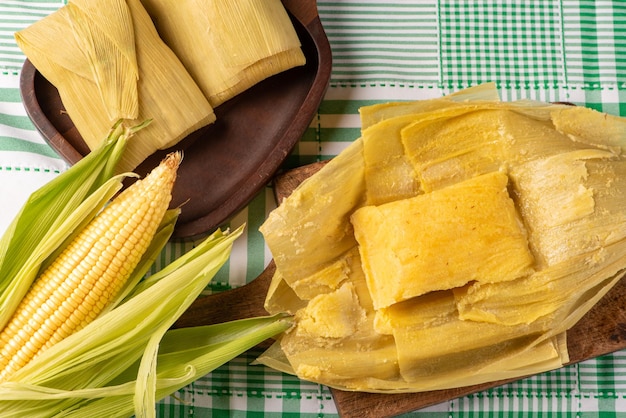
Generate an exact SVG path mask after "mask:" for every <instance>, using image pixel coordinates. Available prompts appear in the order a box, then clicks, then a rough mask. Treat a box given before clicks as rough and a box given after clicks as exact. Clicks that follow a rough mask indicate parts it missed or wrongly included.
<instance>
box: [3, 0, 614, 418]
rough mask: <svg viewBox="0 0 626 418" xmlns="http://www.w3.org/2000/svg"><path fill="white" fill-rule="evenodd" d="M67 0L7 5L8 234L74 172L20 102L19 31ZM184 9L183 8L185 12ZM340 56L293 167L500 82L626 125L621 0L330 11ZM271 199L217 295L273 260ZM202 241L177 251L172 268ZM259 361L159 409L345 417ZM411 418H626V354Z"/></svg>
mask: <svg viewBox="0 0 626 418" xmlns="http://www.w3.org/2000/svg"><path fill="white" fill-rule="evenodd" d="M64 3H65V2H64V1H62V0H37V1H34V0H3V1H2V2H1V3H0V196H1V197H2V199H3V204H2V205H0V228H1V229H4V228H5V227H6V224H8V221H9V220H10V219H11V218H12V216H13V215H14V214H15V212H16V211H17V210H18V208H19V207H20V206H21V204H22V202H23V201H24V200H25V199H26V197H27V196H28V194H29V193H30V192H31V191H33V190H34V189H35V188H37V187H39V186H40V185H41V184H43V183H45V182H46V181H48V180H50V179H51V178H53V177H54V176H55V175H57V174H58V173H60V172H62V171H63V170H65V169H66V168H67V166H66V164H65V163H64V162H63V161H61V160H60V158H59V157H58V156H57V155H56V154H55V153H54V152H53V151H52V150H51V148H50V147H49V146H48V145H47V144H46V143H45V141H43V139H42V138H41V137H40V136H39V135H38V134H37V132H36V131H35V129H34V127H33V125H32V123H31V122H30V120H29V119H28V117H27V116H26V114H25V112H24V109H23V108H22V105H21V99H20V95H19V89H18V87H19V72H20V69H21V66H22V63H23V61H24V56H23V55H22V53H21V51H20V50H19V49H18V48H17V46H16V45H15V42H14V40H13V32H15V31H16V30H19V29H21V28H23V27H25V26H27V25H29V24H30V23H32V22H34V21H36V20H39V19H41V18H42V17H44V16H46V15H47V14H49V13H51V12H53V11H54V10H56V9H57V8H59V7H61V6H62V5H63V4H64ZM174 3H175V2H174ZM318 9H319V13H320V17H321V20H322V23H323V24H324V27H325V29H326V32H327V35H328V37H329V40H330V43H331V47H332V53H333V71H332V77H331V84H330V88H329V90H328V93H327V95H326V97H325V99H324V101H323V103H322V104H321V106H320V108H319V111H318V114H317V115H316V117H315V118H314V120H313V121H312V123H311V125H310V127H309V129H308V130H307V131H306V132H305V134H304V135H303V137H302V139H301V141H300V142H299V143H298V145H297V146H296V149H295V150H294V152H293V154H292V155H291V156H290V157H289V158H288V160H287V161H286V163H285V167H287V168H289V167H296V166H300V165H304V164H308V163H311V162H314V161H318V160H324V159H328V158H331V157H332V156H334V155H337V154H338V153H339V152H341V150H343V149H344V148H345V147H346V146H347V145H348V144H349V143H350V142H351V141H353V140H354V139H356V138H357V137H358V136H359V126H360V121H359V117H358V109H359V107H361V106H364V105H368V104H372V103H378V102H385V101H391V100H413V99H427V98H432V97H439V96H441V95H445V94H448V93H450V92H452V91H456V90H459V89H462V88H465V87H468V86H472V85H476V84H479V83H483V82H490V81H493V82H496V83H497V86H498V88H499V91H500V94H501V97H502V99H503V100H515V99H520V98H531V99H538V100H544V101H569V102H573V103H576V104H579V105H584V106H588V107H592V108H595V109H598V110H601V111H605V112H608V113H611V114H615V115H622V116H626V2H622V1H617V0H615V1H608V0H604V1H603V0H598V1H592V0H581V1H573V0H533V1H523V0H495V1H486V0H476V1H471V2H468V1H464V0H397V1H394V2H384V1H381V0H335V1H318ZM272 196H273V194H272V190H271V189H270V188H269V187H268V188H267V189H265V190H263V191H262V192H260V193H259V194H258V195H257V196H256V197H255V199H254V200H253V201H252V202H251V203H250V204H249V205H248V207H246V208H245V209H244V210H242V211H241V212H240V213H238V214H237V215H236V216H235V217H234V219H233V220H232V221H231V224H232V225H233V226H236V225H240V224H242V223H243V222H246V223H248V226H249V227H248V229H247V232H246V234H245V236H244V237H242V239H241V240H239V241H238V242H237V243H236V245H235V248H234V249H233V254H232V257H231V260H230V261H229V263H228V264H227V265H226V266H224V268H223V269H222V270H221V271H220V272H219V274H218V275H217V277H216V278H215V280H214V281H213V283H212V285H211V286H210V288H209V289H207V293H210V292H215V291H222V290H224V289H229V288H232V287H237V286H241V285H243V284H245V283H247V282H250V281H251V280H253V279H254V278H255V277H257V275H258V274H259V273H260V272H261V271H262V270H263V268H264V267H265V265H267V263H268V262H269V260H270V258H271V255H270V254H269V252H268V251H267V248H266V247H265V244H264V241H263V237H262V236H261V235H260V233H259V232H258V226H259V225H260V224H261V223H262V222H263V219H265V217H266V216H267V214H268V213H269V211H271V210H272V209H273V208H274V207H275V202H274V200H273V197H272ZM192 245H193V243H185V244H175V245H174V244H173V245H171V246H170V247H168V248H167V249H166V251H164V253H163V254H162V257H161V259H160V260H158V263H157V268H158V265H159V264H164V263H167V262H168V261H169V260H171V259H173V258H175V257H176V256H178V255H180V254H181V253H183V252H184V251H186V250H187V249H188V248H189V247H190V246H192ZM259 353H260V352H259V351H258V350H251V351H249V352H247V353H245V354H243V355H241V356H239V357H237V358H236V359H234V360H233V361H231V362H229V363H227V364H225V365H223V366H222V367H220V368H218V369H217V370H215V371H214V372H212V373H211V374H209V375H207V376H205V377H203V378H201V379H199V380H198V381H196V382H194V383H193V384H191V385H189V386H188V387H185V388H183V389H182V390H180V391H179V392H178V393H176V394H174V395H173V396H171V397H168V398H166V399H164V400H162V401H161V402H159V404H158V408H157V413H158V416H159V417H208V416H211V417H336V416H337V410H336V408H335V405H334V403H333V399H332V395H331V392H330V390H329V389H328V388H326V387H324V386H320V385H317V384H313V383H308V382H303V381H300V380H298V379H296V378H294V377H292V376H288V375H284V374H282V373H278V372H276V371H273V370H270V369H268V368H265V367H262V366H252V365H250V363H251V361H252V360H253V359H254V358H256V356H257V355H258V354H259ZM405 416H411V417H441V418H443V417H451V416H454V417H461V416H467V417H532V416H555V417H594V418H595V417H619V416H624V417H626V352H617V353H614V354H610V355H606V356H603V357H600V358H597V359H593V360H589V361H586V362H583V363H580V364H577V365H572V366H569V367H565V368H562V369H559V370H555V371H552V372H548V373H544V374H541V375H538V376H535V377H531V378H528V379H524V380H520V381H518V382H515V383H511V384H509V385H505V386H502V387H498V388H495V389H492V390H489V391H485V392H480V393H477V394H474V395H470V396H466V397H463V398H460V399H454V400H450V401H448V402H444V403H442V404H439V405H436V406H433V407H429V408H426V409H424V410H421V411H415V412H412V413H409V414H406V415H405Z"/></svg>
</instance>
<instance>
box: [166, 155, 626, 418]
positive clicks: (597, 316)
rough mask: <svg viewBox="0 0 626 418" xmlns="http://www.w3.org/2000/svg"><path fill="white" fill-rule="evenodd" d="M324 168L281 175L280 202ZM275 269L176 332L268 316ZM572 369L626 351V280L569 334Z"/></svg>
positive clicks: (365, 414)
mask: <svg viewBox="0 0 626 418" xmlns="http://www.w3.org/2000/svg"><path fill="white" fill-rule="evenodd" d="M324 164H325V163H324V162H321V163H315V164H311V165H307V166H304V167H300V168H297V169H294V170H291V171H288V172H285V173H282V174H280V175H279V176H277V177H276V179H275V181H274V185H275V192H276V196H277V199H278V201H279V202H280V201H282V199H284V198H285V197H286V196H288V195H289V194H290V193H291V192H292V191H293V190H294V189H295V188H296V187H297V186H298V185H299V184H300V183H301V182H302V181H303V180H304V179H306V178H308V177H309V176H311V175H312V174H314V173H316V172H317V171H318V170H319V169H320V168H321V167H322V166H323V165H324ZM274 270H275V266H274V263H273V262H272V263H270V264H269V265H268V267H267V268H266V269H265V271H264V272H263V273H262V274H261V275H260V276H259V277H258V278H256V279H255V280H254V281H252V282H251V283H249V284H247V285H245V286H242V287H240V288H237V289H233V290H230V291H227V292H223V293H219V294H216V295H211V296H208V297H205V298H203V299H199V300H198V301H197V302H196V303H194V304H193V305H192V306H191V307H190V309H189V310H188V311H187V312H186V313H185V314H184V315H183V316H182V317H181V318H180V320H179V321H178V322H177V323H176V326H177V327H182V326H194V325H202V324H209V323H219V322H224V321H229V320H234V319H241V318H248V317H252V316H261V315H267V312H265V310H264V309H263V302H264V299H265V294H266V292H267V289H268V286H269V283H270V280H271V277H272V275H273V274H274ZM567 346H568V350H569V354H570V363H568V364H574V363H578V362H581V361H583V360H587V359H590V358H594V357H598V356H601V355H604V354H608V353H611V352H614V351H617V350H620V349H623V348H626V279H622V280H621V281H619V282H618V283H617V285H616V286H615V287H614V288H613V289H611V291H610V292H609V293H608V294H607V295H606V296H605V297H604V298H603V299H602V300H600V302H599V303H598V304H596V306H595V307H594V308H593V309H591V310H590V311H589V312H588V313H587V315H585V316H584V317H583V318H582V319H581V320H580V321H579V322H578V324H577V325H576V326H574V327H573V328H572V329H571V330H569V331H568V332H567ZM513 380H516V379H512V380H507V381H498V382H492V383H488V384H482V385H475V386H469V387H463V388H457V389H450V390H438V391H430V392H421V393H414V394H394V395H383V394H371V393H359V392H345V391H340V390H334V389H333V390H332V392H333V397H334V400H335V403H336V405H337V410H338V412H339V414H340V415H341V416H342V417H346V418H352V417H354V418H357V417H358V418H386V417H393V416H396V415H399V414H403V413H406V412H410V411H414V410H417V409H421V408H424V407H427V406H430V405H434V404H437V403H441V402H444V401H447V400H450V399H455V398H458V397H461V396H464V395H468V394H471V393H474V392H479V391H481V390H485V389H488V388H492V387H496V386H499V385H502V384H504V383H508V382H511V381H513Z"/></svg>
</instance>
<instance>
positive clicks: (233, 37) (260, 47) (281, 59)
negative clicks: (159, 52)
mask: <svg viewBox="0 0 626 418" xmlns="http://www.w3.org/2000/svg"><path fill="white" fill-rule="evenodd" d="M142 3H143V4H144V6H145V7H146V10H147V11H148V13H149V14H150V15H151V16H152V18H153V20H154V21H155V25H156V28H157V31H158V32H159V34H160V35H161V38H163V40H164V41H165V43H166V44H167V45H168V46H169V47H170V48H172V50H173V51H174V52H175V53H176V55H177V56H178V57H179V58H180V60H181V61H182V62H183V64H184V65H185V68H186V69H187V71H189V73H190V74H191V75H192V77H193V78H194V80H195V81H196V83H197V84H198V86H200V88H201V89H202V91H203V92H204V94H205V96H206V97H207V98H208V100H209V102H210V103H211V105H212V106H213V107H217V106H219V105H220V104H222V103H223V102H225V101H227V100H229V99H231V98H233V97H234V96H236V95H238V94H239V93H241V92H243V91H245V90H247V89H248V88H250V87H251V86H253V85H255V84H256V83H258V82H259V81H262V80H264V79H266V78H268V77H270V76H272V75H275V74H278V73H280V72H283V71H285V70H288V69H290V68H293V67H296V66H301V65H304V63H305V57H304V54H303V52H302V50H301V47H300V41H299V39H298V36H297V34H296V31H295V29H294V26H293V24H292V22H291V20H290V18H289V15H288V14H287V12H286V10H285V8H284V6H283V5H282V3H281V1H280V0H242V1H228V0H209V1H203V0H184V1H179V2H177V3H176V7H172V4H171V2H169V1H165V0H142Z"/></svg>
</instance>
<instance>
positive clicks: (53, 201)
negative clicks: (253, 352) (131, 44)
mask: <svg viewBox="0 0 626 418" xmlns="http://www.w3.org/2000/svg"><path fill="white" fill-rule="evenodd" d="M141 128H144V125H141V126H138V127H136V128H131V129H126V128H123V126H122V125H121V124H118V125H116V126H115V127H114V129H113V130H112V132H111V134H110V135H109V137H108V138H107V140H106V141H105V142H104V143H103V145H102V146H101V147H100V148H98V149H96V150H94V152H92V153H90V154H89V155H88V156H87V157H85V159H83V160H81V161H80V162H79V163H77V164H76V165H75V166H73V167H71V168H70V169H69V170H67V171H65V172H64V173H62V174H61V175H59V176H58V177H57V178H55V179H54V180H52V182H50V183H49V184H47V185H45V186H43V188H42V189H41V190H39V191H37V192H35V193H34V194H33V196H32V197H31V199H29V200H28V201H27V202H26V204H25V205H24V207H23V208H22V210H21V212H20V213H19V214H18V216H17V217H16V219H15V221H14V222H13V224H12V225H11V226H10V228H9V229H8V230H7V233H6V234H5V235H4V236H3V238H2V239H1V240H0V243H1V246H0V250H1V251H2V257H0V269H1V270H2V271H4V272H5V273H6V274H5V275H3V276H2V278H3V281H2V292H1V294H0V298H1V302H2V306H3V309H2V321H3V325H5V324H9V326H8V327H7V331H6V335H7V336H8V337H7V340H6V341H5V339H3V340H2V341H3V342H2V343H1V344H0V349H2V350H9V351H10V350H12V349H13V347H19V343H20V341H21V340H22V336H24V335H25V334H28V332H29V331H34V332H35V333H37V332H38V331H39V330H42V332H43V334H45V335H50V334H54V332H48V331H49V330H50V329H52V328H51V327H50V325H53V324H54V323H56V322H58V321H56V320H54V319H46V316H47V315H48V313H47V312H45V310H46V309H41V310H39V311H38V310H37V306H40V307H41V306H45V307H48V306H53V305H58V306H61V308H60V310H59V311H60V312H66V313H67V312H69V317H70V320H69V322H68V323H66V324H59V329H62V330H64V331H65V330H67V329H68V327H69V325H71V323H72V322H73V321H72V319H71V318H73V317H74V316H75V315H78V314H80V316H86V317H89V319H90V320H89V321H77V322H78V327H76V329H74V330H70V332H68V333H67V335H63V338H60V339H59V341H56V342H55V343H54V344H50V345H49V346H46V347H45V350H41V351H40V352H38V353H37V355H33V356H32V359H30V361H28V362H25V364H23V365H21V364H20V366H21V367H15V368H11V367H9V368H8V369H7V370H9V371H8V372H7V373H5V374H4V375H3V378H2V381H1V382H0V416H32V417H49V416H89V417H93V416H129V415H132V414H133V413H134V414H135V415H136V416H154V414H155V402H156V401H157V400H158V399H160V398H162V397H164V396H167V395H168V394H170V393H172V392H175V391H176V390H178V389H179V388H181V387H183V386H185V385H187V384H189V383H190V382H192V381H193V380H196V379H198V378H199V377H201V376H202V375H204V374H206V373H208V372H209V371H211V370H212V369H213V368H215V367H217V366H219V365H221V364H223V363H225V362H226V361H228V360H230V359H231V358H233V357H235V356H236V355H238V354H240V353H241V352H243V351H245V350H247V349H248V348H251V347H253V346H254V345H256V344H258V343H259V342H261V341H263V340H265V339H267V338H269V337H271V336H273V335H275V334H277V333H279V332H281V331H284V330H285V329H286V328H288V327H289V326H290V321H289V320H288V319H286V318H285V317H284V316H283V315H277V316H272V317H263V318H252V319H250V320H244V321H239V322H234V323H226V324H219V325H215V326H207V327H199V328H188V329H180V330H176V331H170V328H171V326H172V324H173V323H174V322H175V321H176V320H177V319H178V318H179V317H180V315H182V313H183V312H184V311H185V310H186V309H187V308H188V307H189V305H190V304H191V303H192V302H193V301H194V300H195V299H196V298H197V297H198V295H200V293H201V292H202V291H203V290H204V289H205V288H206V286H207V284H208V282H209V281H210V280H211V279H212V277H213V276H214V275H215V274H216V272H217V271H218V270H219V269H220V268H221V266H222V265H223V264H224V263H225V262H226V261H227V260H228V257H229V255H230V251H231V248H232V244H233V241H234V240H235V239H236V238H237V237H238V236H240V235H241V233H242V231H243V228H244V226H241V227H239V228H237V229H236V230H234V231H232V232H228V231H227V232H222V231H221V230H217V231H216V232H215V233H213V234H211V235H210V236H208V237H206V238H205V239H203V240H201V241H199V242H198V243H197V245H196V246H195V247H194V248H193V249H192V250H191V251H189V252H188V253H186V254H184V255H183V256H181V257H180V258H179V259H177V260H176V261H175V262H173V263H172V264H171V265H169V266H166V267H165V268H163V269H161V270H160V271H157V272H156V273H154V274H152V275H151V276H150V277H149V278H148V279H144V276H145V274H146V273H147V272H148V270H149V269H150V268H151V265H152V264H153V262H154V261H155V259H156V258H157V257H158V255H159V254H160V252H161V251H162V249H163V248H164V246H165V245H166V243H167V242H168V240H169V238H170V236H171V234H172V231H173V228H174V224H175V221H176V219H177V217H178V213H179V210H178V209H167V203H168V202H169V199H168V198H167V197H165V198H157V197H156V195H154V194H153V192H158V193H157V194H164V195H169V192H170V189H171V183H172V180H173V176H174V175H175V169H176V167H177V166H178V163H179V162H180V156H179V155H177V154H172V155H171V156H170V157H168V158H166V159H165V160H164V162H163V163H162V164H161V165H160V166H159V167H157V168H155V170H153V172H152V173H151V174H150V175H148V176H147V177H146V178H145V179H142V180H140V181H138V182H136V183H134V184H133V185H132V186H130V187H129V188H128V189H126V190H125V191H123V192H122V193H121V194H119V195H118V196H116V197H115V198H114V199H113V200H111V201H110V199H111V198H112V197H113V195H115V194H116V193H117V191H119V189H120V188H121V185H122V179H123V177H125V176H120V175H114V173H115V171H116V168H115V165H116V163H117V162H118V161H119V159H120V158H121V156H122V154H123V152H124V148H125V146H126V143H127V141H128V138H129V137H130V136H132V135H133V134H134V133H135V132H136V131H137V130H139V129H141ZM161 189H162V190H161ZM146 199H147V200H148V201H146ZM135 201H137V202H138V203H136V205H137V206H133V205H134V204H135V203H133V202H135ZM159 201H160V202H161V203H160V204H158V202H159ZM126 202H130V203H129V204H127V203H126ZM118 206H119V208H118ZM120 209H121V211H120ZM111 211H113V212H111ZM143 212H146V215H147V217H145V218H146V220H147V221H148V222H147V223H146V225H144V227H142V226H141V223H137V224H136V223H135V221H133V219H132V218H134V217H135V216H139V217H141V218H143V217H144V216H143V215H142V213H143ZM42 213H44V214H49V215H50V216H44V217H42V216H41V214H42ZM111 216H113V218H115V219H117V220H118V222H117V223H118V224H120V225H119V226H120V227H121V230H120V232H119V233H115V232H114V229H115V228H116V227H115V226H111V227H109V226H107V225H109V223H106V224H105V225H102V224H101V222H102V221H101V220H104V221H107V219H108V220H109V221H110V220H111ZM127 217H130V218H131V219H126V218H127ZM35 218H36V219H37V221H36V222H35ZM114 223H115V222H114ZM94 225H95V226H94ZM127 226H131V227H132V229H133V230H132V231H130V233H129V234H127V233H126V232H124V230H125V229H126V227H127ZM103 229H104V231H103ZM127 232H129V231H127ZM144 234H147V235H148V236H149V237H151V239H148V238H146V239H144V238H142V237H143V236H144ZM120 238H127V239H121V240H120ZM92 239H93V240H92ZM142 240H143V241H144V243H143V244H141V242H140V241H142ZM89 242H92V244H86V245H85V243H89ZM75 243H79V244H80V245H79V246H78V247H79V248H78V249H75ZM118 244H119V245H118ZM90 247H91V248H92V250H90V251H89V253H90V254H91V253H93V254H95V253H98V254H101V255H102V257H100V256H98V257H95V256H94V257H91V256H89V255H88V256H85V257H83V256H82V255H80V251H82V250H81V248H90ZM8 257H12V258H8ZM96 258H98V259H101V260H103V261H104V260H106V259H110V260H111V262H110V263H109V264H110V266H112V271H111V272H110V273H111V274H107V273H106V272H99V271H98V270H99V267H98V266H99V265H100V262H99V261H95V259H96ZM124 258H129V259H126V260H124ZM74 259H77V260H78V263H79V266H78V267H75V268H74V267H72V268H70V269H69V271H68V272H66V273H63V266H65V265H67V264H68V262H72V260H74ZM130 259H134V260H133V261H132V262H130ZM59 260H61V261H59ZM68 260H69V261H68ZM18 263H19V264H18ZM83 264H84V265H85V268H84V269H83V268H82V267H81V265H83ZM105 264H106V263H105ZM57 265H59V266H61V267H60V268H59V269H57V268H56V266H57ZM40 271H41V272H43V274H42V275H41V277H39V278H36V277H37V276H38V273H39V272H40ZM48 271H53V272H55V271H56V272H59V273H60V274H59V276H67V277H68V278H70V279H71V278H72V277H73V274H74V272H75V271H86V274H85V275H84V276H85V278H89V277H90V276H91V274H90V272H94V273H95V278H96V279H98V280H99V279H101V278H105V279H106V278H107V277H111V278H112V283H116V282H119V284H118V285H117V286H113V288H115V289H116V290H114V291H109V290H108V289H109V286H102V284H103V283H100V284H97V285H95V286H94V288H93V290H97V292H95V293H94V294H97V295H99V296H98V298H99V299H100V300H99V302H96V303H94V304H90V303H88V304H86V305H84V306H83V307H81V306H80V304H79V305H75V304H74V301H75V300H76V299H75V297H74V296H77V295H79V294H83V296H84V294H85V293H86V294H87V296H85V297H84V299H88V298H89V295H91V291H89V290H87V291H86V292H83V290H84V288H83V287H82V286H83V284H84V283H83V282H86V283H88V282H89V281H88V280H77V281H74V282H73V283H70V282H67V281H66V282H65V283H63V284H61V285H57V284H55V283H57V282H55V281H53V282H52V285H43V286H39V285H38V283H40V280H44V281H45V280H47V277H48V273H47V272H48ZM100 273H102V274H100ZM51 276H52V277H56V276H57V274H56V273H54V274H52V275H51ZM55 280H56V279H55ZM29 289H30V290H31V291H33V292H35V295H34V296H33V298H29V297H26V298H24V295H26V294H27V292H28V291H29ZM48 289H49V290H50V291H51V292H52V295H51V296H50V297H49V298H48V299H47V300H46V301H45V302H44V305H41V304H39V305H36V304H35V305H32V306H33V307H34V308H30V306H31V304H30V302H29V301H30V300H37V299H38V298H40V296H41V295H42V294H44V293H46V292H48ZM67 289H69V290H70V292H72V293H71V295H65V296H67V297H65V296H64V295H60V296H59V295H57V293H58V292H61V293H63V292H64V291H65V290H67ZM81 289H82V290H81ZM77 292H78V293H77ZM107 293H108V296H107V297H106V300H103V299H102V297H103V295H104V294H107ZM61 296H62V297H61ZM22 299H24V300H25V301H26V302H25V307H26V309H25V310H24V312H25V313H24V314H21V313H20V312H21V307H20V306H18V304H19V303H20V300H22ZM44 299H45V297H44ZM57 302H58V303H57ZM92 305H94V306H98V307H97V308H93V307H90V306H92ZM14 313H15V315H16V316H18V317H19V318H23V319H24V320H23V321H21V322H19V321H18V322H16V323H15V324H17V325H11V324H12V322H11V317H12V315H13V314H14ZM29 315H30V316H29ZM55 315H56V314H54V313H53V314H50V315H48V316H47V318H55ZM37 318H40V319H42V321H43V322H42V324H36V322H38V321H39V319H37ZM13 331H16V334H17V336H15V337H12V336H10V335H11V334H12V333H13ZM3 338H4V337H3ZM7 341H9V342H7ZM38 341H39V340H38V339H35V340H33V342H25V341H23V346H24V347H28V348H29V349H28V350H26V351H21V353H22V354H18V355H17V357H16V358H18V359H22V358H26V357H27V356H26V354H30V353H31V351H32V350H30V348H31V347H34V346H35V347H36V346H37V345H38ZM18 351H19V350H18ZM33 354H34V353H33ZM2 359H3V360H6V359H9V356H8V355H5V354H3V358H2ZM9 363H11V361H9Z"/></svg>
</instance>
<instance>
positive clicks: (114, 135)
mask: <svg viewBox="0 0 626 418" xmlns="http://www.w3.org/2000/svg"><path fill="white" fill-rule="evenodd" d="M143 126H145V124H142V125H140V126H137V127H135V128H131V129H128V128H124V127H123V126H122V125H121V123H117V124H116V125H115V126H114V127H113V128H112V129H111V132H110V133H109V135H108V137H107V138H106V141H105V142H104V143H103V146H102V147H100V148H99V149H97V150H95V151H94V152H92V153H90V154H89V155H87V156H86V157H85V158H83V159H82V160H81V161H79V162H78V163H77V164H76V165H74V166H73V167H72V168H71V169H69V170H67V171H65V172H63V173H61V174H60V175H59V176H57V177H56V178H54V179H53V180H52V181H50V182H49V183H47V184H45V185H44V186H43V187H41V188H40V189H39V190H37V191H35V192H34V193H33V194H32V195H31V196H30V197H29V199H28V200H27V201H26V203H25V204H24V205H23V207H22V209H21V210H20V212H19V213H18V214H17V216H16V217H15V219H14V220H13V222H12V223H11V224H10V225H9V227H8V228H7V230H6V232H5V233H4V235H3V236H2V238H1V239H0V325H1V326H4V325H5V324H6V322H7V321H8V320H9V318H10V317H11V315H12V314H13V312H14V310H15V308H16V307H17V305H18V304H19V301H20V300H21V299H22V298H23V297H24V295H25V294H26V292H27V290H28V288H29V287H30V285H31V283H32V282H33V280H34V279H35V277H36V275H37V273H38V271H39V268H40V266H41V264H42V263H43V262H44V260H45V259H46V258H48V257H49V256H50V255H52V254H53V253H54V252H55V251H56V250H57V248H58V247H59V246H61V244H62V243H63V242H64V241H65V240H66V239H67V238H68V237H70V236H71V234H72V233H73V232H74V230H76V229H77V228H78V227H80V226H81V225H83V224H84V222H85V221H86V220H88V219H89V217H93V216H94V215H95V213H96V212H97V210H98V207H99V206H100V207H101V205H102V204H104V202H105V201H106V200H108V198H110V197H111V196H112V193H115V191H116V190H117V189H118V188H119V187H120V186H121V177H117V178H114V177H113V174H114V171H113V170H114V168H115V165H116V163H117V161H119V159H120V158H121V156H122V153H123V152H124V149H125V147H126V143H127V140H128V139H129V138H130V137H131V136H132V135H133V134H134V133H135V132H136V131H137V130H138V129H141V128H142V127H143ZM81 205H82V208H81V209H80V210H78V212H77V213H76V214H75V216H73V217H72V216H71V214H72V213H73V212H74V211H76V210H77V209H78V208H79V207H81ZM42 213H45V214H46V216H41V214H42Z"/></svg>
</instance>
